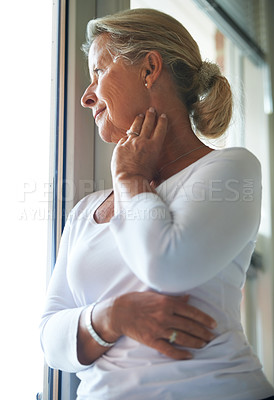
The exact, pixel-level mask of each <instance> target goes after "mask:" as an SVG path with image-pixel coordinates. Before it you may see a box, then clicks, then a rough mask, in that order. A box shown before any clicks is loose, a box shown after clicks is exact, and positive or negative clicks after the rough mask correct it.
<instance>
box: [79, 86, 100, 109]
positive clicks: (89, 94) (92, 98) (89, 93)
mask: <svg viewBox="0 0 274 400" xmlns="http://www.w3.org/2000/svg"><path fill="white" fill-rule="evenodd" d="M92 86H93V85H92V84H91V85H89V86H88V87H87V88H86V90H85V92H84V94H83V96H82V98H81V105H82V106H83V107H86V108H92V107H93V106H94V105H95V104H96V102H97V97H96V94H95V93H94V90H93V88H92Z"/></svg>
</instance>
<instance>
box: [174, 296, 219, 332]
mask: <svg viewBox="0 0 274 400" xmlns="http://www.w3.org/2000/svg"><path fill="white" fill-rule="evenodd" d="M173 299H174V300H175V301H174V304H173V312H174V314H177V315H178V316H182V317H186V318H189V319H190V320H193V321H195V322H198V323H199V324H202V325H204V326H205V327H208V328H210V329H214V328H216V326H217V324H216V321H215V320H214V319H213V318H212V317H210V316H209V315H208V314H206V313H204V312H203V311H201V310H199V309H198V308H196V307H193V306H191V305H189V304H187V303H186V301H185V300H184V299H182V302H178V297H177V301H176V297H174V298H173Z"/></svg>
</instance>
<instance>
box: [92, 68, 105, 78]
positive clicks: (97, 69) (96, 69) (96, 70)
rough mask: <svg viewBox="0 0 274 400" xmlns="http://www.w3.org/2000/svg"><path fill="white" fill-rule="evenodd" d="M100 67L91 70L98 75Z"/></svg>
mask: <svg viewBox="0 0 274 400" xmlns="http://www.w3.org/2000/svg"><path fill="white" fill-rule="evenodd" d="M102 71H103V70H102V69H100V68H94V70H93V72H94V73H95V74H96V75H97V76H100V74H101V73H102Z"/></svg>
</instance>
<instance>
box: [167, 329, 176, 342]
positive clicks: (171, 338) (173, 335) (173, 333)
mask: <svg viewBox="0 0 274 400" xmlns="http://www.w3.org/2000/svg"><path fill="white" fill-rule="evenodd" d="M176 338H177V332H176V331H173V332H172V334H171V335H170V336H169V340H168V341H169V343H174V342H175V340H176Z"/></svg>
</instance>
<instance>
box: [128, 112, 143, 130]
mask: <svg viewBox="0 0 274 400" xmlns="http://www.w3.org/2000/svg"><path fill="white" fill-rule="evenodd" d="M144 118H145V116H144V114H139V115H137V117H136V118H135V120H134V121H133V124H132V125H131V127H130V129H129V131H131V132H136V133H138V134H140V132H141V129H142V125H143V122H144Z"/></svg>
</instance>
